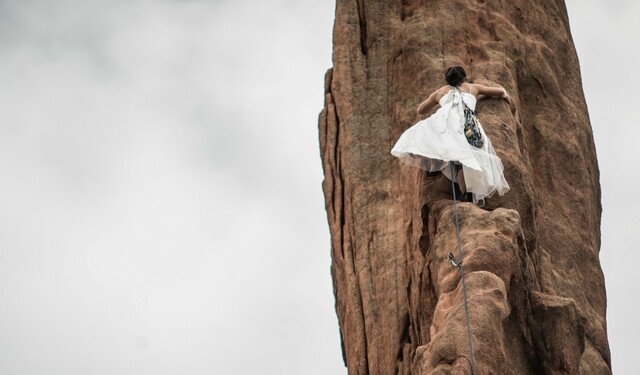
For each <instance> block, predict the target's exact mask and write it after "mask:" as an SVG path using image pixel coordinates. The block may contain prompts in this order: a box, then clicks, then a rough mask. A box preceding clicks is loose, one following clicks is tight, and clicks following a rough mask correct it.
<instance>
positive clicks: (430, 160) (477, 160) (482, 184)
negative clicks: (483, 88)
mask: <svg viewBox="0 0 640 375" xmlns="http://www.w3.org/2000/svg"><path fill="white" fill-rule="evenodd" d="M463 100H464V103H465V104H466V105H467V106H468V107H469V108H471V109H472V110H475V107H476V98H475V96H473V95H471V94H470V93H467V92H459V91H456V90H451V91H449V92H448V93H447V94H446V95H444V96H443V97H442V98H440V101H439V104H440V108H439V109H438V110H437V111H436V113H434V114H433V115H432V116H430V117H428V118H426V119H424V120H422V121H419V122H418V123H416V124H415V125H413V126H412V127H410V128H409V129H407V130H406V131H405V132H404V133H402V135H401V136H400V139H398V142H396V145H395V146H393V149H392V150H391V154H392V155H393V156H396V157H398V158H400V160H402V161H403V162H406V163H408V164H410V165H413V166H415V167H418V168H422V169H425V170H428V171H431V172H435V171H442V173H443V174H444V175H445V176H447V177H448V178H449V179H452V180H453V179H454V178H455V176H452V175H451V169H450V168H449V163H450V162H454V163H456V164H458V163H459V164H462V170H463V172H464V182H465V184H466V186H467V191H468V192H472V193H473V194H474V201H477V200H480V199H484V198H488V197H491V196H492V195H493V194H494V193H496V192H497V193H498V194H500V195H503V194H504V193H506V192H507V191H509V184H508V183H507V180H506V179H505V178H504V172H503V170H504V168H503V166H502V161H500V158H499V157H498V156H497V155H496V152H495V150H494V149H493V146H492V145H491V141H490V140H489V137H487V135H486V134H485V132H484V129H482V126H481V125H480V123H478V125H479V127H480V131H481V132H482V137H483V139H484V145H483V146H482V147H481V148H476V147H473V146H471V145H470V144H469V143H468V142H467V138H466V137H465V135H464V132H463V130H464V105H463V104H462V102H461V101H463Z"/></svg>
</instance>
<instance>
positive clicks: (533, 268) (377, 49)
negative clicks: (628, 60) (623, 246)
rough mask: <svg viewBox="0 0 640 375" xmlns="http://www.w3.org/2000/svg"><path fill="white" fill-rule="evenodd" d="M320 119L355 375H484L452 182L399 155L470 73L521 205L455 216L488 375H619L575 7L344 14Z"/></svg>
mask: <svg viewBox="0 0 640 375" xmlns="http://www.w3.org/2000/svg"><path fill="white" fill-rule="evenodd" d="M333 62H334V67H333V69H331V70H329V72H328V73H327V75H326V87H325V107H324V110H323V111H322V113H321V115H320V126H319V127H320V145H321V153H322V162H323V168H324V173H325V180H324V182H323V189H324V192H325V198H326V209H327V214H328V220H329V226H330V230H331V235H332V249H331V254H332V260H333V262H332V268H331V271H332V276H333V280H334V292H335V297H336V310H337V314H338V318H339V321H340V332H341V336H342V345H343V353H344V359H345V364H346V366H347V367H348V368H349V373H350V374H383V375H387V374H471V368H470V350H469V341H468V338H467V328H466V320H465V310H464V299H463V298H462V283H461V278H460V272H459V270H458V269H457V268H455V267H452V266H451V265H450V263H448V261H447V256H448V253H450V252H451V253H454V254H456V249H457V241H456V233H455V226H454V222H453V219H452V212H453V202H452V200H451V193H450V190H451V185H450V182H449V181H448V180H447V179H446V178H445V177H443V176H438V177H428V176H426V174H425V173H424V172H423V171H421V170H419V169H415V168H411V167H408V166H405V165H403V164H401V163H400V162H399V161H398V160H397V159H395V158H394V157H392V156H391V155H390V154H389V151H390V149H391V147H392V146H393V144H394V143H395V141H396V140H397V139H398V137H399V135H400V134H401V133H402V132H403V131H404V130H405V129H406V128H408V127H409V126H410V125H412V124H413V123H415V122H416V121H418V120H419V118H418V117H417V115H416V114H415V108H416V106H417V105H418V103H419V102H420V101H422V100H424V98H425V97H426V96H427V95H428V94H430V93H431V92H432V91H434V90H435V89H436V88H438V87H440V86H441V85H443V84H444V81H443V78H442V77H443V73H444V71H445V69H446V68H447V67H448V66H452V65H462V66H464V67H465V68H466V70H467V73H468V75H469V76H470V78H472V79H474V80H475V82H477V83H484V84H487V85H493V84H495V83H499V84H501V85H503V86H504V87H505V88H507V90H508V91H509V92H510V93H511V96H512V97H513V98H514V100H515V101H516V104H517V108H518V113H517V115H516V116H515V117H514V116H513V115H511V113H510V112H509V109H508V106H507V104H506V103H505V102H504V101H501V100H494V99H483V100H480V101H479V102H478V106H477V111H478V116H479V118H480V120H481V121H482V124H483V126H484V128H485V130H486V131H487V133H488V134H489V136H490V137H491V140H492V142H493V145H494V146H495V148H496V150H497V153H498V155H499V156H500V157H501V159H502V161H503V163H504V165H505V175H506V178H507V180H508V181H509V184H510V185H511V191H510V192H509V193H507V194H506V195H505V196H503V197H494V198H491V199H489V200H488V201H487V205H486V206H485V207H484V208H483V209H480V208H478V207H475V206H473V205H471V204H469V203H458V205H457V210H458V212H459V218H460V230H461V232H460V234H461V241H462V250H463V252H464V263H463V264H464V271H465V282H466V289H467V295H468V303H469V312H470V314H469V315H470V322H471V336H472V344H473V351H474V353H473V354H474V358H475V369H476V372H475V373H476V374H514V375H523V374H610V373H611V370H610V368H611V360H610V353H609V347H608V342H607V333H606V320H605V315H606V296H605V287H604V278H603V275H602V271H601V268H600V264H599V259H598V254H599V248H600V213H601V206H600V186H599V172H598V165H597V160H596V153H595V147H594V142H593V138H592V131H591V126H590V123H589V117H588V112H587V107H586V104H585V100H584V95H583V91H582V85H581V78H580V71H579V65H578V60H577V57H576V53H575V50H574V46H573V42H572V39H571V34H570V30H569V22H568V18H567V12H566V8H565V6H564V3H563V2H562V1H561V0H545V1H540V0H533V1H524V0H511V1H484V0H454V1H450V0H449V1H444V0H434V1H421V0H338V1H337V6H336V19H335V26H334V50H333Z"/></svg>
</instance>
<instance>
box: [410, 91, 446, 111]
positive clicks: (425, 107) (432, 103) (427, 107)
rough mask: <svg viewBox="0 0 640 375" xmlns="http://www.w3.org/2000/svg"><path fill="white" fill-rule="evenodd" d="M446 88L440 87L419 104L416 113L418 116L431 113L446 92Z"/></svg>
mask: <svg viewBox="0 0 640 375" xmlns="http://www.w3.org/2000/svg"><path fill="white" fill-rule="evenodd" d="M448 90H449V89H448V86H443V87H440V88H439V89H438V90H436V91H434V92H433V94H431V95H429V97H428V98H427V99H426V100H425V101H423V102H422V103H420V105H419V106H418V109H417V110H416V112H418V114H419V115H421V116H424V115H426V114H427V113H429V112H431V110H432V109H434V108H435V107H436V105H438V101H440V99H441V98H442V96H443V95H445V94H446V93H447V92H448Z"/></svg>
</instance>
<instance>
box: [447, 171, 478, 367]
mask: <svg viewBox="0 0 640 375" xmlns="http://www.w3.org/2000/svg"><path fill="white" fill-rule="evenodd" d="M449 165H450V166H451V189H452V192H453V218H454V222H455V224H456V239H457V240H458V259H460V260H459V261H456V258H455V257H454V256H453V254H451V253H449V262H450V263H451V265H452V266H453V267H456V268H459V269H460V274H461V279H462V293H463V296H464V312H465V314H466V316H467V335H468V336H469V353H470V356H469V362H470V364H471V375H476V369H475V361H474V359H473V345H472V344H471V321H470V320H469V304H468V302H467V286H466V285H465V283H464V266H463V265H462V243H461V241H460V222H459V221H458V207H457V205H456V185H455V182H454V179H455V167H454V166H453V162H450V163H449Z"/></svg>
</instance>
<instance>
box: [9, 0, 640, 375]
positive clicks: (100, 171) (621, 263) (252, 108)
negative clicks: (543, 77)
mask: <svg viewBox="0 0 640 375" xmlns="http://www.w3.org/2000/svg"><path fill="white" fill-rule="evenodd" d="M635 3H636V2H634V1H631V0H627V1H617V2H616V4H617V5H616V7H613V6H611V5H610V4H609V5H607V4H605V3H604V2H602V1H596V0H570V1H569V0H567V5H568V8H569V13H570V18H571V22H572V30H573V35H574V40H575V43H576V46H577V48H578V53H579V56H580V61H581V66H582V74H583V80H584V86H585V94H586V97H587V101H588V104H589V109H590V115H591V120H592V124H593V127H594V134H595V137H596V145H597V148H598V156H599V162H600V171H601V183H602V190H603V206H604V215H603V225H602V234H603V243H602V252H601V259H602V264H603V268H604V270H605V276H606V281H607V288H608V298H609V311H608V322H609V337H610V344H611V349H612V353H613V362H614V363H613V365H614V370H615V372H616V373H621V374H630V373H633V372H634V371H635V369H637V368H638V367H639V366H640V357H639V356H637V354H636V353H637V352H638V349H640V347H639V345H638V343H637V342H636V340H634V338H633V337H632V336H631V335H630V334H629V333H630V332H638V331H640V323H638V322H637V321H636V320H634V318H635V314H634V309H633V308H635V307H637V306H638V304H639V302H640V297H639V296H638V293H636V292H634V291H636V290H638V289H639V287H640V282H639V281H638V278H637V277H631V275H633V271H634V268H635V267H634V264H635V262H636V261H637V260H638V258H639V256H638V255H637V253H636V252H635V251H636V248H637V244H638V243H640V231H638V230H637V229H636V228H635V227H636V226H637V223H638V220H637V219H636V218H635V217H634V216H635V213H636V212H638V211H639V210H640V204H639V203H638V197H637V193H636V191H635V186H636V185H637V183H638V181H640V168H638V167H637V166H636V165H635V164H636V162H637V161H638V160H640V147H638V146H637V145H636V144H635V143H634V142H635V140H634V137H633V130H632V126H637V124H636V123H635V122H637V121H635V120H634V119H635V118H637V115H638V109H637V108H638V105H637V99H640V94H638V93H639V91H638V90H637V86H638V83H639V82H638V79H637V78H636V72H635V68H636V67H637V66H640V61H638V60H639V59H640V52H639V51H638V49H637V48H635V39H634V38H635V37H636V36H637V35H640V34H639V33H638V31H639V30H638V29H640V26H639V25H638V23H637V22H636V20H635V18H636V17H635V16H636V15H638V14H640V4H638V5H636V4H635ZM333 11H334V2H333V1H329V0H322V1H320V0H315V1H295V0H273V1H268V2H267V1H255V0H219V1H205V0H182V1H179V0H173V1H170V0H156V1H151V0H131V1H125V0H115V1H107V0H89V1H87V0H84V1H80V0H76V1H73V0H56V1H45V0H14V1H11V0H0V228H1V229H0V373H1V374H8V375H13V374H16V375H22V374H24V375H31V374H33V375H45V374H46V375H76V374H78V375H79V374H92V375H93V374H96V375H102V374H105V375H107V374H108V375H116V374H117V375H127V374H136V375H138V374H154V375H155V374H159V375H163V374H252V373H263V374H274V375H280V374H292V375H293V374H310V375H313V374H345V373H346V370H345V369H344V368H343V366H342V359H341V354H340V342H339V337H338V327H337V319H336V317H335V312H334V309H333V296H332V291H331V279H330V274H329V264H330V258H329V256H330V253H329V233H328V229H327V225H326V217H325V212H324V201H323V197H322V191H321V181H322V171H321V167H320V158H319V146H318V133H317V116H318V113H319V111H320V109H321V108H322V103H323V85H324V79H323V78H324V73H325V71H326V69H327V68H329V67H330V66H331V28H332V23H333ZM634 121H635V122H634ZM634 244H635V245H636V246H635V247H633V245H634Z"/></svg>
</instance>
